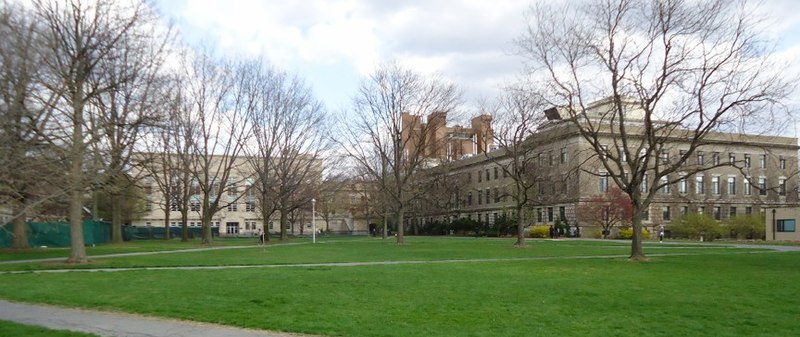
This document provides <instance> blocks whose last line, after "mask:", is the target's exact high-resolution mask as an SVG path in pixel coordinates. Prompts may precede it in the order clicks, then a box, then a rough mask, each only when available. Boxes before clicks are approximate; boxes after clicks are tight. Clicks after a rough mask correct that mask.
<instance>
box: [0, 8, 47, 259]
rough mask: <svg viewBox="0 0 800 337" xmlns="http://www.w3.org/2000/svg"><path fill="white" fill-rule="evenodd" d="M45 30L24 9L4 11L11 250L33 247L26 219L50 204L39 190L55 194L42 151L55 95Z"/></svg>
mask: <svg viewBox="0 0 800 337" xmlns="http://www.w3.org/2000/svg"><path fill="white" fill-rule="evenodd" d="M41 29H42V27H41V25H40V24H38V23H37V22H36V20H34V19H33V17H32V14H31V12H30V11H29V10H28V9H26V8H24V7H23V6H20V5H19V4H16V3H8V2H5V1H4V2H3V3H2V6H0V82H2V83H3V85H2V86H0V158H3V159H2V160H3V165H2V167H0V203H2V204H6V205H8V207H9V208H10V211H11V217H12V220H11V222H12V223H13V232H12V241H11V247H12V248H28V247H29V244H28V235H27V225H26V220H27V218H28V217H29V216H32V215H33V211H32V208H34V205H36V204H38V203H41V202H43V201H45V200H46V199H47V197H46V196H45V195H43V194H42V193H39V191H41V190H42V189H45V190H47V189H51V188H50V187H48V186H52V182H48V180H49V179H48V178H49V177H55V176H57V175H53V173H54V172H52V171H53V170H52V169H49V168H50V167H52V165H48V163H49V160H47V158H46V154H45V153H44V152H43V151H45V152H46V151H48V150H46V149H43V146H45V144H44V141H43V139H42V134H43V132H44V130H45V125H47V123H48V122H49V120H50V116H51V110H50V109H48V108H47V107H48V104H47V103H48V101H49V100H50V99H51V98H52V95H51V94H49V93H47V92H46V91H44V90H43V87H42V80H43V71H42V70H41V65H42V58H43V57H45V54H44V48H43V42H44V41H43V40H42V39H41V34H40V33H41ZM42 102H43V103H42Z"/></svg>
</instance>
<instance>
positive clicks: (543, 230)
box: [528, 226, 550, 239]
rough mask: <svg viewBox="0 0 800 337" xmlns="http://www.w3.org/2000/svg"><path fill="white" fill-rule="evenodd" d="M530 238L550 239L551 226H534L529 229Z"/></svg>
mask: <svg viewBox="0 0 800 337" xmlns="http://www.w3.org/2000/svg"><path fill="white" fill-rule="evenodd" d="M528 236H530V237H532V238H539V239H544V238H548V237H550V226H533V227H531V228H530V229H528Z"/></svg>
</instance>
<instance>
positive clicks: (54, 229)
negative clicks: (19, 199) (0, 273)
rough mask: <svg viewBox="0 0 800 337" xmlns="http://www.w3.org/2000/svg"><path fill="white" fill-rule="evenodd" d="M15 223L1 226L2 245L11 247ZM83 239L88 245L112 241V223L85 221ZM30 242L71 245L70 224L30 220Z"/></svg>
mask: <svg viewBox="0 0 800 337" xmlns="http://www.w3.org/2000/svg"><path fill="white" fill-rule="evenodd" d="M12 236H13V225H12V224H10V223H8V224H5V225H3V226H0V247H10V246H11V239H12ZM83 241H84V244H86V245H87V246H91V245H95V244H101V243H108V242H110V241H111V224H110V223H108V222H103V221H94V220H86V221H84V222H83ZM28 243H29V244H30V246H31V247H41V246H47V247H69V246H70V233H69V224H68V223H66V222H28Z"/></svg>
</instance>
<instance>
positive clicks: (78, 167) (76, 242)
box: [67, 83, 88, 263]
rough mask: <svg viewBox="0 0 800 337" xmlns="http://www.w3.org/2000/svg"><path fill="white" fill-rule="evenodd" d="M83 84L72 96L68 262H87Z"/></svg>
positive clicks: (79, 85)
mask: <svg viewBox="0 0 800 337" xmlns="http://www.w3.org/2000/svg"><path fill="white" fill-rule="evenodd" d="M82 91H83V85H82V84H80V83H79V84H78V85H77V88H76V89H75V92H74V94H73V97H72V102H73V104H72V114H73V116H72V117H73V121H72V123H73V124H72V148H71V149H70V153H69V160H70V168H69V177H68V179H69V183H70V184H69V188H70V194H69V196H70V199H69V233H70V253H69V258H68V259H67V262H68V263H86V262H88V259H87V258H86V247H84V240H83V198H84V193H83V192H84V190H83V156H84V154H85V150H84V144H83V137H84V136H83V101H82V100H81V99H80V98H78V97H76V96H77V95H81V94H83V92H82Z"/></svg>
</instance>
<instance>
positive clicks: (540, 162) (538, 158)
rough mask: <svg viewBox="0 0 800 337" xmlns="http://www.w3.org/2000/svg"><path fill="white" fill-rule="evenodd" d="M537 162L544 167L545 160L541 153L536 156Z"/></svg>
mask: <svg viewBox="0 0 800 337" xmlns="http://www.w3.org/2000/svg"><path fill="white" fill-rule="evenodd" d="M536 162H537V163H539V166H543V165H544V158H543V157H542V154H541V153H537V154H536Z"/></svg>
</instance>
